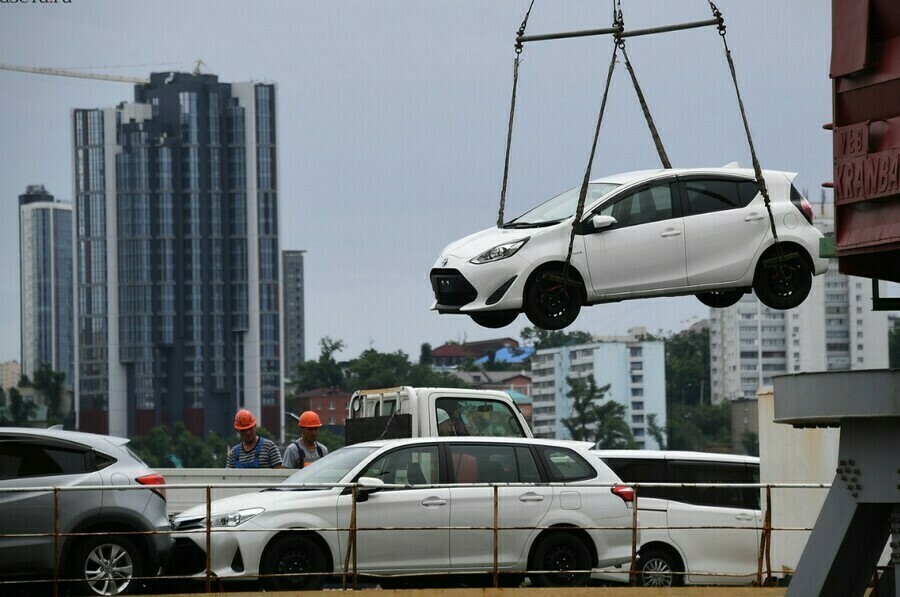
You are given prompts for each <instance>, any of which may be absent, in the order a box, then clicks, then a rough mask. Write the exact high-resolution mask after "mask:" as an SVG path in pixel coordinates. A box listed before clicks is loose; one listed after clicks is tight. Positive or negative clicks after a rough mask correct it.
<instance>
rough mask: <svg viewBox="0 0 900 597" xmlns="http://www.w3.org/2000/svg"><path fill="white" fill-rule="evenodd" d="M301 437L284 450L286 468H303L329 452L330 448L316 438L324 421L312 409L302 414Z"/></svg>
mask: <svg viewBox="0 0 900 597" xmlns="http://www.w3.org/2000/svg"><path fill="white" fill-rule="evenodd" d="M298 424H299V426H300V438H299V439H298V440H297V441H295V442H292V443H290V444H289V445H288V447H287V448H286V449H285V450H284V468H303V467H305V466H309V465H310V464H312V463H313V462H315V461H316V460H319V459H320V458H323V457H325V455H327V454H328V448H326V447H325V445H324V444H322V443H321V442H319V441H316V439H317V438H318V437H319V427H321V426H322V421H320V420H319V415H317V414H316V413H314V412H313V411H311V410H308V411H306V412H305V413H303V414H302V415H300V420H299V421H298Z"/></svg>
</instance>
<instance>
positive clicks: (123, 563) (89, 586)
mask: <svg viewBox="0 0 900 597" xmlns="http://www.w3.org/2000/svg"><path fill="white" fill-rule="evenodd" d="M75 555H76V557H75V564H74V565H75V566H76V568H75V572H76V574H77V577H76V578H77V579H78V584H79V587H80V590H79V591H78V592H79V594H81V595H122V594H131V593H135V592H136V591H137V590H138V589H139V587H140V583H141V582H142V581H139V580H135V579H138V578H141V577H143V576H145V574H144V565H143V559H142V558H141V554H140V551H139V550H138V547H137V544H136V543H135V542H134V540H132V539H130V538H128V537H125V536H121V535H120V536H116V535H109V536H93V537H86V538H84V539H82V540H80V541H79V543H78V546H77V548H76V551H75Z"/></svg>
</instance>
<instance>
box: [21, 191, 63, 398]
mask: <svg viewBox="0 0 900 597" xmlns="http://www.w3.org/2000/svg"><path fill="white" fill-rule="evenodd" d="M72 296H73V294H72V204H71V203H69V202H63V201H59V200H58V199H54V197H53V195H51V194H50V193H48V192H47V190H46V189H45V188H44V185H30V186H28V188H27V190H26V191H25V193H24V194H22V195H19V298H20V301H19V306H20V309H21V319H20V322H21V323H20V326H21V350H22V355H21V357H22V361H21V368H22V371H21V372H22V373H24V374H25V375H27V376H28V377H33V376H34V372H35V371H37V370H38V369H39V368H40V367H41V366H42V365H49V366H50V367H51V368H52V369H53V370H54V371H60V372H62V373H65V375H66V382H65V385H66V387H68V388H72V386H73V380H74V377H75V356H74V350H75V344H74V342H75V340H74V334H73V330H74V323H75V320H74V316H73V311H72V300H73V299H72Z"/></svg>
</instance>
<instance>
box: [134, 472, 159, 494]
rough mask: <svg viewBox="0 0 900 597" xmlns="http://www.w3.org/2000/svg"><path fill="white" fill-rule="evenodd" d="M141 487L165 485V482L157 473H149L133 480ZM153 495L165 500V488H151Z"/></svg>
mask: <svg viewBox="0 0 900 597" xmlns="http://www.w3.org/2000/svg"><path fill="white" fill-rule="evenodd" d="M135 481H137V482H138V483H140V484H141V485H165V484H166V480H165V479H164V478H163V476H162V475H160V474H159V473H150V474H149V475H143V476H141V477H138V478H137V479H135ZM150 489H152V490H153V491H154V492H155V493H157V494H158V495H159V496H160V497H161V498H162V499H166V488H165V487H151V488H150Z"/></svg>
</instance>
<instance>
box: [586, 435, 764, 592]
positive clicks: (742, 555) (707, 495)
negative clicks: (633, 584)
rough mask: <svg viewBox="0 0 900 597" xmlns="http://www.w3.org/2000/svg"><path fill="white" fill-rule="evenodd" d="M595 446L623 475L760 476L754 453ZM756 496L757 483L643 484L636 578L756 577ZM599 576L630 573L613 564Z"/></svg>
mask: <svg viewBox="0 0 900 597" xmlns="http://www.w3.org/2000/svg"><path fill="white" fill-rule="evenodd" d="M591 452H592V453H593V454H595V455H596V456H597V457H599V458H600V459H601V460H602V461H603V462H605V463H606V465H607V466H609V467H610V468H611V469H612V470H613V471H614V472H615V473H616V474H617V475H618V476H619V477H621V479H622V481H624V482H625V483H642V482H643V483H759V458H756V457H753V456H734V455H729V454H707V453H703V452H678V451H654V450H591ZM759 502H760V491H759V489H758V488H748V487H727V488H726V487H721V488H720V487H641V486H638V490H637V503H638V511H639V512H640V526H641V527H644V528H643V530H642V531H641V548H640V552H639V554H638V555H639V556H640V558H639V560H638V584H640V585H642V586H650V587H668V586H678V585H682V584H686V585H739V584H749V583H751V582H753V581H754V580H756V572H757V558H758V554H759V536H760V531H761V528H762V514H761V512H760V506H759ZM650 527H654V528H650ZM685 527H695V528H685ZM696 527H707V528H696ZM708 527H728V528H718V529H716V528H713V529H710V528H708ZM602 578H604V579H606V580H613V581H622V582H626V581H627V580H628V577H627V575H626V574H620V573H615V572H613V573H610V574H605V575H603V576H602Z"/></svg>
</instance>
